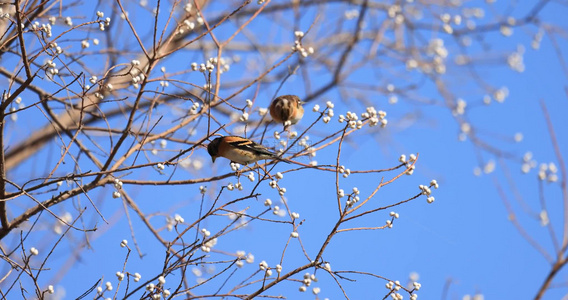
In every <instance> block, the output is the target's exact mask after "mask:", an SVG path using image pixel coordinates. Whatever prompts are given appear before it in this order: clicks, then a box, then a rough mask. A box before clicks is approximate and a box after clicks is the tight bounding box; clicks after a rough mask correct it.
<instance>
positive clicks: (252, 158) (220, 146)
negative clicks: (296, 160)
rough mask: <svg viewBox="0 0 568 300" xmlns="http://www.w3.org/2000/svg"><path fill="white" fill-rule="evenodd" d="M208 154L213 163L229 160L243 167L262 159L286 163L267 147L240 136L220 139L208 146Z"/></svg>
mask: <svg viewBox="0 0 568 300" xmlns="http://www.w3.org/2000/svg"><path fill="white" fill-rule="evenodd" d="M207 152H209V155H211V160H212V161H213V162H215V160H216V159H217V158H218V157H224V158H227V159H229V160H230V161H231V162H235V163H239V164H241V165H248V164H249V163H253V162H256V161H259V160H261V159H278V160H282V161H285V160H283V159H281V158H280V157H278V155H276V154H275V153H272V152H270V151H269V150H268V149H267V148H266V147H264V146H262V145H259V144H257V143H255V142H253V141H251V140H249V139H246V138H243V137H240V136H221V137H218V138H216V139H214V140H213V141H211V143H209V145H207Z"/></svg>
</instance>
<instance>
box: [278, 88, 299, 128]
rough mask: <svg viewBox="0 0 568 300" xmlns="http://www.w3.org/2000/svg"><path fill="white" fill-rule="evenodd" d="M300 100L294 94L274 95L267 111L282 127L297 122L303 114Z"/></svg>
mask: <svg viewBox="0 0 568 300" xmlns="http://www.w3.org/2000/svg"><path fill="white" fill-rule="evenodd" d="M302 103H303V102H302V100H300V97H298V96H295V95H283V96H279V97H276V99H274V100H272V103H270V107H269V111H270V115H271V116H272V119H273V120H274V121H275V122H277V123H282V124H284V127H287V126H288V125H293V124H296V123H298V122H299V121H300V120H301V119H302V117H303V116H304V108H303V107H302Z"/></svg>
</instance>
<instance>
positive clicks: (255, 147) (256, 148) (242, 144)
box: [228, 138, 276, 157]
mask: <svg viewBox="0 0 568 300" xmlns="http://www.w3.org/2000/svg"><path fill="white" fill-rule="evenodd" d="M228 144H229V145H231V146H233V147H235V148H237V149H241V150H244V151H250V152H253V153H255V154H259V155H267V156H270V157H276V154H274V153H272V152H270V151H268V149H266V147H264V146H262V145H259V144H257V143H255V142H253V141H251V140H248V139H243V138H239V139H233V140H231V141H229V142H228Z"/></svg>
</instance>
